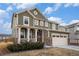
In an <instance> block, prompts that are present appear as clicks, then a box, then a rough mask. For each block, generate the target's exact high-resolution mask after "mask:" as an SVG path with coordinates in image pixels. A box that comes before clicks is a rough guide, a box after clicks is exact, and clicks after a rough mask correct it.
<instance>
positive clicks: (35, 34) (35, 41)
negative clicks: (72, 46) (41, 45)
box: [35, 29, 37, 42]
mask: <svg viewBox="0 0 79 59" xmlns="http://www.w3.org/2000/svg"><path fill="white" fill-rule="evenodd" d="M35 42H37V29H35Z"/></svg>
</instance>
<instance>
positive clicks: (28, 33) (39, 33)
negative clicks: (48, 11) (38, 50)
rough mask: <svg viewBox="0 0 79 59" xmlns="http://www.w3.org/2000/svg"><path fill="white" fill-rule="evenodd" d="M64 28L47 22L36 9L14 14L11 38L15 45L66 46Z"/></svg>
mask: <svg viewBox="0 0 79 59" xmlns="http://www.w3.org/2000/svg"><path fill="white" fill-rule="evenodd" d="M68 34H69V33H68V32H67V31H66V30H65V27H62V26H60V27H59V24H58V23H56V22H53V21H49V20H48V19H47V18H46V17H45V16H44V15H43V14H42V13H41V12H40V11H39V10H38V9H37V8H32V9H27V10H22V11H19V12H15V13H14V14H13V16H12V36H13V37H14V38H15V41H16V43H18V44H20V43H21V42H25V41H28V42H44V43H45V45H50V46H58V45H68Z"/></svg>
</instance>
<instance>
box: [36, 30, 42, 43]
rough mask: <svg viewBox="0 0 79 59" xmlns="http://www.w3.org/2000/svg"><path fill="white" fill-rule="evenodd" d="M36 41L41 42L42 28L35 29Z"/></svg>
mask: <svg viewBox="0 0 79 59" xmlns="http://www.w3.org/2000/svg"><path fill="white" fill-rule="evenodd" d="M37 42H42V30H38V31H37Z"/></svg>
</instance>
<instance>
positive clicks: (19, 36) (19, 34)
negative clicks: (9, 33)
mask: <svg viewBox="0 0 79 59" xmlns="http://www.w3.org/2000/svg"><path fill="white" fill-rule="evenodd" d="M20 41H21V28H18V41H17V43H18V44H20Z"/></svg>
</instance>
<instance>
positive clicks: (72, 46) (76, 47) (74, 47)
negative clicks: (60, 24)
mask: <svg viewBox="0 0 79 59" xmlns="http://www.w3.org/2000/svg"><path fill="white" fill-rule="evenodd" d="M57 47H58V48H66V49H72V50H76V51H79V46H74V45H68V46H57Z"/></svg>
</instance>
